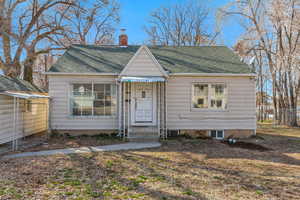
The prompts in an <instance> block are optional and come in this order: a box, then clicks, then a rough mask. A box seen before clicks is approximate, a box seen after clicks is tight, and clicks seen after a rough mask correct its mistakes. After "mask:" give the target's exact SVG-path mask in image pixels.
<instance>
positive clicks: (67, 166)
mask: <svg viewBox="0 0 300 200" xmlns="http://www.w3.org/2000/svg"><path fill="white" fill-rule="evenodd" d="M246 142H251V143H253V144H257V145H261V146H263V147H265V149H268V150H260V151H259V150H250V149H246V148H240V147H232V146H229V145H228V144H225V143H221V142H220V141H214V140H210V139H205V140H204V139H187V138H183V137H180V138H176V139H170V140H168V141H166V142H163V145H162V147H161V148H157V149H147V150H139V151H124V152H103V153H91V154H76V155H75V154H74V155H66V156H48V157H36V158H21V159H11V160H7V161H1V165H0V173H1V176H0V199H78V200H79V199H171V200H173V199H204V200H206V199H220V200H224V199H226V200H227V199H228V200H230V199H299V197H300V129H295V128H294V129H293V128H276V129H274V128H271V127H270V126H268V125H264V126H263V128H260V129H258V131H257V137H255V138H251V139H248V140H246Z"/></svg>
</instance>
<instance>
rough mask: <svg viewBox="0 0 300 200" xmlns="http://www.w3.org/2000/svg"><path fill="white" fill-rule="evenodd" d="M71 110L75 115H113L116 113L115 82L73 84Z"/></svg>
mask: <svg viewBox="0 0 300 200" xmlns="http://www.w3.org/2000/svg"><path fill="white" fill-rule="evenodd" d="M71 112H72V115H74V116H111V115H115V113H116V86H115V85H114V84H98V83H95V84H92V83H90V84H77V83H76V84H73V85H72V97H71Z"/></svg>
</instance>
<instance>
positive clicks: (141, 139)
mask: <svg viewBox="0 0 300 200" xmlns="http://www.w3.org/2000/svg"><path fill="white" fill-rule="evenodd" d="M128 140H129V141H130V142H157V141H158V140H159V137H158V136H140V135H139V136H130V137H128Z"/></svg>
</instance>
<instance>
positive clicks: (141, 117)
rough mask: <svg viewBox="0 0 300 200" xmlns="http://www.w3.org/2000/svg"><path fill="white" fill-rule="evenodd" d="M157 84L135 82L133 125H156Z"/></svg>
mask: <svg viewBox="0 0 300 200" xmlns="http://www.w3.org/2000/svg"><path fill="white" fill-rule="evenodd" d="M155 88H156V87H155V84H153V83H135V84H133V88H132V90H133V94H134V95H133V99H132V100H133V101H132V102H133V105H132V109H133V110H132V124H133V125H154V124H155V109H156V104H155V102H156V101H155V99H156V95H155V94H156V93H155Z"/></svg>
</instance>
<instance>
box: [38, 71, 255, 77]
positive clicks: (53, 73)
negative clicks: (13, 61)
mask: <svg viewBox="0 0 300 200" xmlns="http://www.w3.org/2000/svg"><path fill="white" fill-rule="evenodd" d="M43 74H45V75H57V76H59V75H62V76H63V75H70V76H84V75H85V76H119V75H120V74H119V73H97V72H96V73H78V72H44V73H43ZM169 76H205V77H222V76H223V77H224V76H225V77H227V76H228V77H256V76H257V74H255V73H249V74H229V73H169Z"/></svg>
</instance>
